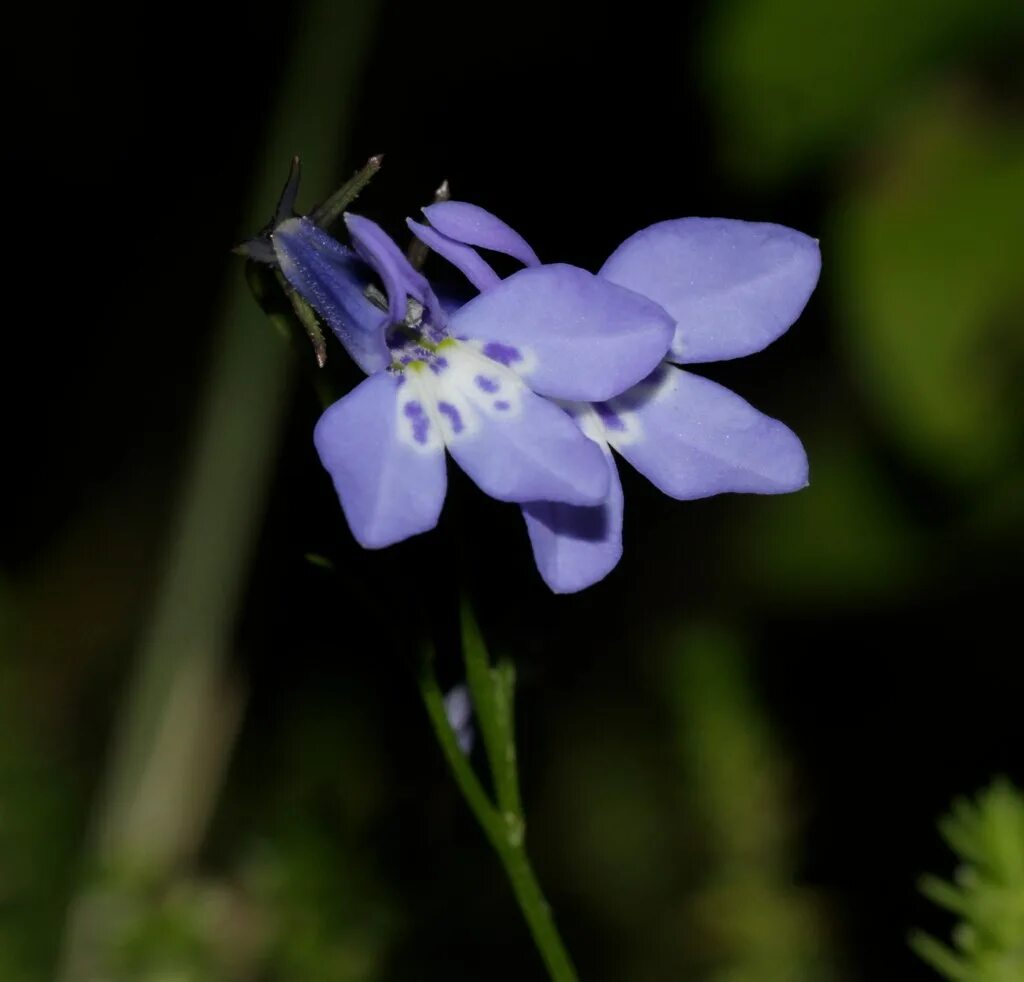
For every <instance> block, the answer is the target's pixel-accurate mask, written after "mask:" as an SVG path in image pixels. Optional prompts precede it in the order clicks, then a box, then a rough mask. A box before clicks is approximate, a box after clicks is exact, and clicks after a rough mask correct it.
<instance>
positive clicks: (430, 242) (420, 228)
mask: <svg viewBox="0 0 1024 982" xmlns="http://www.w3.org/2000/svg"><path fill="white" fill-rule="evenodd" d="M405 223H406V225H408V226H409V228H410V229H412V234H413V235H415V236H416V238H417V239H419V240H420V242H422V243H423V244H424V245H425V246H428V247H429V248H431V249H433V250H434V252H436V253H437V254H438V255H439V256H443V257H444V258H445V259H447V260H448V262H450V263H451V264H452V265H453V266H454V267H455V268H456V269H458V270H459V271H460V272H461V273H462V274H463V275H464V276H465V277H466V279H467V280H469V282H470V283H472V284H473V286H475V287H476V288H477V289H478V290H479V291H480V292H481V293H483V291H484V290H489V289H490V288H491V287H492V286H497V285H498V284H499V283H500V282H501V277H500V276H498V274H497V273H496V272H494V270H493V269H491V266H490V264H489V263H488V262H487V261H486V260H485V259H483V258H482V257H481V256H480V254H479V253H478V252H477V251H476V249H472V248H470V247H469V246H467V245H463V244H462V243H461V242H456V241H455V240H454V239H449V238H448V236H447V235H442V234H441V233H440V232H438V231H437V229H433V228H431V227H430V226H429V225H422V224H420V223H419V222H414V221H413V220H412V219H411V218H407V219H406V220H405Z"/></svg>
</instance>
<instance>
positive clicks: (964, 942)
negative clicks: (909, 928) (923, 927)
mask: <svg viewBox="0 0 1024 982" xmlns="http://www.w3.org/2000/svg"><path fill="white" fill-rule="evenodd" d="M939 828H940V830H941V832H942V837H943V838H944V839H945V840H946V842H947V844H948V845H949V847H950V848H951V849H952V850H953V851H954V852H955V853H956V855H957V858H958V860H959V861H960V866H959V867H958V869H957V871H956V875H955V877H954V880H953V882H951V883H950V882H947V881H945V880H941V879H939V878H937V877H932V876H929V877H926V878H925V879H924V880H923V881H922V883H921V889H922V891H923V892H924V893H925V895H926V896H928V897H929V899H931V900H933V901H934V902H935V903H937V904H939V905H940V906H942V907H944V908H946V909H947V910H949V911H951V912H952V913H953V914H954V915H955V916H956V918H957V925H956V927H955V928H954V931H953V944H954V947H953V948H949V947H947V946H946V945H944V944H942V943H941V942H939V941H936V940H935V939H934V938H932V937H930V936H928V935H926V934H923V933H918V934H915V935H913V937H912V938H911V941H912V943H913V946H914V948H915V949H916V951H917V952H918V953H919V954H920V955H921V957H922V958H924V959H925V960H926V961H928V962H929V963H930V964H931V965H933V966H934V967H935V968H936V969H937V970H938V971H939V972H941V973H942V975H944V976H945V977H946V978H948V979H951V980H952V982H1019V980H1020V979H1022V978H1024V794H1022V793H1021V792H1020V791H1019V790H1017V789H1016V788H1015V787H1013V785H1011V784H1010V783H1009V782H1008V781H1005V780H1000V781H996V782H995V783H994V784H993V785H992V786H991V787H989V788H987V789H986V790H984V791H982V792H981V793H980V794H979V795H978V796H977V797H976V798H975V799H974V800H973V801H972V800H970V799H967V798H961V799H959V800H958V801H957V802H955V804H954V805H953V809H952V811H951V812H950V814H949V815H947V816H946V817H945V818H944V819H943V820H942V821H941V823H940V825H939Z"/></svg>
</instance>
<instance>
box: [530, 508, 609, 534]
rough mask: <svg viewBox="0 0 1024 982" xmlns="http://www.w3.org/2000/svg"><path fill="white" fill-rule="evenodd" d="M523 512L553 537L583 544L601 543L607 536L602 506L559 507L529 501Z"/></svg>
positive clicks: (604, 513) (606, 512) (606, 511)
mask: <svg viewBox="0 0 1024 982" xmlns="http://www.w3.org/2000/svg"><path fill="white" fill-rule="evenodd" d="M523 511H526V512H529V514H530V515H531V516H532V517H533V518H535V519H536V520H537V521H538V522H541V523H543V524H544V525H545V526H546V527H547V528H548V529H549V530H550V531H552V532H554V534H555V535H561V536H565V537H567V538H570V539H580V540H582V541H584V542H601V541H603V540H604V539H605V538H606V537H607V535H608V521H609V519H608V509H607V508H606V507H605V506H604V505H589V506H588V505H560V504H556V503H554V502H551V501H531V502H529V503H528V504H525V505H523Z"/></svg>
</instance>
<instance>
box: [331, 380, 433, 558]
mask: <svg viewBox="0 0 1024 982" xmlns="http://www.w3.org/2000/svg"><path fill="white" fill-rule="evenodd" d="M406 389H407V387H406V386H404V385H403V384H402V381H401V380H400V379H399V378H396V377H395V376H393V375H390V374H387V373H384V372H381V373H379V374H377V375H373V376H371V377H370V378H368V379H366V381H364V382H361V383H360V384H359V385H358V386H356V388H355V389H353V390H352V391H351V392H350V393H349V394H348V395H347V396H345V397H344V398H343V399H341V400H339V401H338V402H336V403H334V405H333V406H331V407H330V408H329V409H328V410H327V411H326V412H325V413H324V414H323V415H322V416H321V417H320V421H319V422H318V423H317V425H316V429H315V430H314V432H313V442H314V444H315V445H316V449H317V452H318V453H319V454H320V460H321V461H322V463H323V465H324V467H325V468H326V469H327V472H328V473H329V474H330V475H331V479H332V480H333V481H334V489H335V490H336V491H337V493H338V498H339V499H340V500H341V507H342V509H343V510H344V512H345V518H346V519H348V524H349V528H351V529H352V534H353V535H354V536H355V537H356V540H357V541H358V542H359V544H360V545H362V546H365V547H366V548H367V549H379V548H382V547H383V546H389V545H392V544H393V543H395V542H400V541H401V540H402V539H407V538H408V537H409V536H410V535H416V534H417V533H419V532H426V531H428V530H429V529H432V528H433V527H434V526H435V525H436V524H437V520H438V517H439V516H440V514H441V506H442V504H443V503H444V496H445V489H446V486H447V476H446V474H445V460H444V443H443V441H442V440H441V437H440V434H439V433H438V432H436V430H434V429H432V423H431V421H430V420H429V419H427V420H425V422H423V421H421V420H420V418H419V417H418V415H417V413H416V411H415V410H416V407H417V406H419V409H420V411H421V413H422V410H423V407H422V405H419V403H418V402H417V401H416V400H415V398H414V396H415V394H414V393H409V392H407V391H404V390H406Z"/></svg>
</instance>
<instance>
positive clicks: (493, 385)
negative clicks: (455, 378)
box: [473, 375, 501, 392]
mask: <svg viewBox="0 0 1024 982" xmlns="http://www.w3.org/2000/svg"><path fill="white" fill-rule="evenodd" d="M473 381H474V382H476V387H477V388H478V389H479V390H480V391H481V392H497V391H498V389H500V388H501V383H500V382H499V381H498V380H497V379H494V378H488V377H487V376H486V375H478V376H477V377H476V378H475V379H473Z"/></svg>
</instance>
